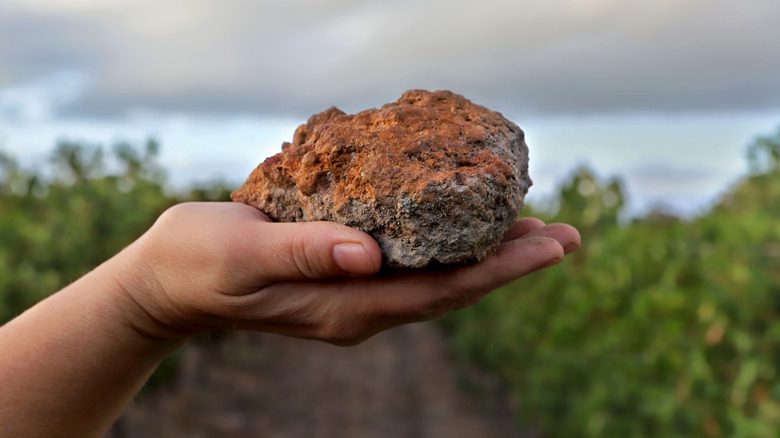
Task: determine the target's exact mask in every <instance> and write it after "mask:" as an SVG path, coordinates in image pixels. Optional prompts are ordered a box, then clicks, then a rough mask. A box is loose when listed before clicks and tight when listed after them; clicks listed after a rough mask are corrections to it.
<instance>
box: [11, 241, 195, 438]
mask: <svg viewBox="0 0 780 438" xmlns="http://www.w3.org/2000/svg"><path fill="white" fill-rule="evenodd" d="M125 257H127V254H120V255H118V256H117V257H115V258H114V259H112V260H109V261H108V262H106V263H104V264H103V265H101V266H100V267H98V268H97V269H95V270H94V271H92V272H90V273H89V274H87V275H85V276H84V277H82V278H81V279H79V280H78V281H76V282H75V283H73V284H71V285H70V286H68V287H66V288H65V289H63V290H61V291H60V292H58V293H56V294H54V295H52V296H51V297H49V298H47V299H46V300H44V301H42V302H40V303H39V304H37V305H36V306H34V307H32V308H31V309H29V310H28V311H27V312H25V313H24V314H22V315H20V316H19V317H17V318H16V319H14V320H12V321H11V322H9V323H7V324H6V325H4V326H2V327H0V436H14V437H27V436H30V437H40V436H68V437H72V436H97V435H99V434H100V433H102V432H104V431H105V430H106V429H107V428H108V427H109V426H110V425H111V423H112V422H113V421H114V420H115V419H116V418H117V417H118V415H119V414H120V413H121V411H122V407H123V406H124V405H125V404H126V403H127V402H128V401H129V400H130V399H131V398H132V397H133V395H134V394H135V393H136V392H137V391H138V390H139V388H140V387H141V386H142V385H143V383H144V382H145V381H146V379H147V378H148V376H149V375H150V374H151V372H152V371H153V370H154V368H155V367H156V366H157V365H158V364H159V362H160V361H161V360H162V358H163V357H165V356H166V355H167V354H169V353H170V352H172V351H173V350H174V349H175V348H176V347H177V346H178V345H179V344H180V341H179V342H177V341H173V340H164V339H159V338H156V337H154V336H149V335H148V334H144V333H141V332H140V331H139V330H138V329H137V328H136V326H135V325H134V324H133V323H131V322H132V321H133V318H140V317H141V315H138V309H136V308H135V303H133V301H132V299H131V298H130V297H129V296H128V295H127V294H126V293H125V292H126V291H125V285H123V284H122V282H121V281H122V280H121V279H120V278H118V277H119V275H120V273H121V270H122V269H123V268H124V267H123V266H122V263H123V262H124V259H123V258H125Z"/></svg>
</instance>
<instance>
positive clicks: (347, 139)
mask: <svg viewBox="0 0 780 438" xmlns="http://www.w3.org/2000/svg"><path fill="white" fill-rule="evenodd" d="M523 139H524V134H523V131H522V130H521V129H520V128H518V127H517V125H515V124H514V123H512V122H510V121H509V120H507V119H505V118H504V117H503V116H502V115H501V114H499V113H497V112H493V111H490V110H488V109H486V108H484V107H481V106H479V105H476V104H474V103H472V102H471V101H469V100H468V99H465V98H464V97H462V96H459V95H457V94H454V93H451V92H449V91H435V92H429V91H422V90H412V91H407V92H406V93H404V94H403V95H402V96H401V98H400V99H398V101H396V102H393V103H390V104H387V105H384V106H383V107H381V108H379V109H370V110H366V111H362V112H360V113H357V114H354V115H347V114H345V113H344V112H342V111H341V110H339V109H337V108H330V109H328V110H325V111H324V112H321V113H319V114H315V115H314V116H312V117H311V118H309V120H308V121H307V122H306V124H304V125H301V126H299V127H298V129H297V130H296V131H295V135H294V137H293V141H292V143H287V142H285V143H283V144H282V152H281V153H278V154H276V155H274V156H272V157H270V158H268V159H266V160H265V161H264V162H263V163H261V164H260V165H259V166H258V167H257V168H256V169H255V170H254V171H253V172H252V174H251V175H250V176H249V179H248V180H247V181H246V183H245V184H244V185H243V186H242V187H241V188H239V189H238V190H236V191H235V192H233V194H232V196H231V197H232V199H233V200H234V201H237V202H243V203H246V204H249V205H252V206H254V207H256V208H258V209H260V210H262V211H263V212H265V213H266V214H267V215H268V216H270V217H271V218H272V219H274V220H277V221H285V222H290V221H316V220H324V221H334V222H339V223H342V224H346V225H349V226H351V227H355V228H358V229H360V230H363V231H365V232H367V233H368V234H370V235H371V236H373V237H374V238H375V239H376V241H377V242H378V243H379V245H380V246H381V248H382V251H383V253H384V258H385V262H386V263H387V264H388V265H390V266H396V267H412V268H419V267H424V266H427V265H429V264H431V263H457V262H464V261H474V260H482V259H483V258H485V256H486V255H487V254H488V253H489V251H491V250H492V249H494V248H495V247H496V246H498V244H499V243H500V241H501V237H502V236H503V234H504V233H505V232H506V230H507V229H508V228H509V226H510V225H511V224H512V223H513V222H514V220H515V218H516V216H517V212H518V210H519V209H520V208H521V207H522V205H523V198H524V196H525V194H526V192H527V191H528V188H529V187H530V186H531V180H530V178H529V177H528V148H527V146H526V145H525V142H524V140H523Z"/></svg>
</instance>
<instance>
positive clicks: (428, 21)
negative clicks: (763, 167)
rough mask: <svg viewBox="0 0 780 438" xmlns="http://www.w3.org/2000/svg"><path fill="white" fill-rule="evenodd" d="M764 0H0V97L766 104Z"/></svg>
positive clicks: (180, 107)
mask: <svg viewBox="0 0 780 438" xmlns="http://www.w3.org/2000/svg"><path fill="white" fill-rule="evenodd" d="M779 19H780V4H778V3H777V2H776V1H774V0H747V1H744V2H733V1H729V0H685V1H679V0H659V1H656V2H642V3H638V2H626V1H621V0H595V1H586V0H554V1H547V2H517V1H501V0H485V1H481V2H459V1H452V0H449V1H448V0H432V1H428V2H420V1H410V0H402V1H395V2H386V1H385V2H382V1H358V0H337V1H334V0H316V1H300V0H293V1H282V0H263V1H249V0H223V1H219V0H188V1H184V0H178V1H168V2H157V1H153V0H137V1H134V2H120V1H116V0H112V1H96V0H72V1H69V2H55V1H47V0H6V1H4V2H2V3H0V66H2V67H0V88H3V87H4V85H5V86H12V85H14V84H18V83H28V82H29V81H30V80H34V79H37V78H40V77H46V76H48V75H51V74H54V73H56V72H58V71H74V70H75V71H78V72H81V73H83V74H84V75H85V77H86V78H87V79H88V84H89V85H88V86H87V88H86V89H85V90H86V91H85V93H84V95H83V96H82V98H81V99H79V100H77V101H76V102H75V103H72V104H71V106H70V108H69V111H77V112H81V113H89V114H93V115H95V114H122V113H124V112H126V111H128V110H132V109H137V108H152V109H157V110H172V111H198V112H250V113H262V114H273V115H294V116H296V117H299V116H302V115H306V114H309V113H311V112H312V111H316V110H320V109H322V108H324V107H326V106H329V105H331V104H336V105H339V106H342V107H344V108H345V109H347V110H357V109H360V108H363V107H366V106H375V105H377V104H378V103H380V102H384V101H388V100H391V99H394V98H395V97H397V95H399V94H400V93H401V92H402V91H403V90H405V89H407V88H450V89H453V90H455V91H458V92H461V93H463V94H465V95H467V96H469V97H471V98H472V99H474V100H476V101H477V102H480V103H484V104H487V105H491V106H495V107H497V108H500V109H502V110H503V111H505V112H511V113H518V112H523V113H537V114H594V113H601V114H605V113H606V114H609V113H618V112H620V113H625V112H673V111H685V112H688V111H733V110H761V109H769V108H773V109H776V108H778V107H780V86H778V81H777V78H778V77H780V45H779V44H777V41H778V38H779V37H780V32H778V31H777V24H776V23H777V22H778V20H779Z"/></svg>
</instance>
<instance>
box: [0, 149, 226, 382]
mask: <svg viewBox="0 0 780 438" xmlns="http://www.w3.org/2000/svg"><path fill="white" fill-rule="evenodd" d="M158 152H159V147H158V144H157V142H155V141H154V140H149V141H148V142H146V144H145V145H143V146H142V147H137V146H134V145H131V144H129V143H124V142H120V143H117V144H115V145H113V147H112V148H111V150H110V152H109V151H106V150H105V149H104V148H102V147H100V146H96V145H87V144H81V143H73V142H67V141H64V142H61V143H59V144H58V145H57V146H56V148H55V150H54V152H53V154H52V155H51V158H50V160H49V163H47V164H46V165H43V166H42V167H41V168H36V169H24V168H22V167H21V166H19V164H18V163H17V162H16V161H15V160H14V159H13V158H12V157H10V156H8V155H5V154H2V152H1V151H0V324H2V323H3V322H5V321H7V320H9V319H11V318H12V317H14V316H15V315H17V314H19V313H21V312H22V311H24V309H26V308H28V307H30V306H31V305H33V304H34V303H35V302H37V301H39V300H41V299H42V298H44V297H46V296H47V295H49V294H51V293H52V292H54V291H57V290H58V289H60V288H62V287H63V286H65V285H66V284H68V283H69V282H71V281H73V280H75V279H77V278H78V277H80V276H81V275H83V274H85V273H86V272H87V271H89V270H90V269H92V268H94V267H95V266H97V265H98V264H100V263H101V262H103V261H105V260H106V259H108V258H110V257H111V256H112V255H114V254H115V253H117V252H118V251H119V250H121V249H122V248H123V247H124V246H126V245H127V244H129V243H130V242H132V241H133V240H135V239H136V238H137V237H138V236H140V235H141V234H142V233H143V232H144V231H145V230H146V229H147V228H148V227H149V226H150V225H151V224H152V222H153V221H154V220H155V219H156V218H157V216H158V215H159V214H160V213H162V211H163V210H165V209H166V208H167V207H168V206H170V205H173V204H175V203H177V202H181V201H185V200H225V199H227V196H228V193H229V192H228V190H227V188H226V186H225V185H224V184H219V183H213V184H209V185H208V186H205V187H194V188H192V189H189V190H188V191H185V192H183V193H169V192H167V191H166V185H165V178H164V173H163V170H162V168H161V167H160V166H159V165H158V163H157V161H156V160H157V154H158ZM175 369H176V360H175V358H174V359H173V360H168V361H166V362H165V363H164V365H163V366H162V367H161V368H160V371H158V372H157V373H156V374H155V376H154V377H153V379H152V381H153V383H154V382H155V381H159V380H161V379H163V380H164V379H165V378H166V377H167V376H170V375H172V374H173V373H174V372H175Z"/></svg>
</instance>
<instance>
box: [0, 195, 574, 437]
mask: <svg viewBox="0 0 780 438" xmlns="http://www.w3.org/2000/svg"><path fill="white" fill-rule="evenodd" d="M579 243H580V237H579V234H578V233H577V231H576V230H575V229H574V228H572V227H571V226H569V225H565V224H552V225H545V224H544V223H543V222H542V221H540V220H538V219H533V218H526V219H521V220H519V221H518V222H516V223H515V224H514V225H513V226H512V228H510V230H509V231H508V232H507V233H506V235H505V237H504V241H503V242H502V244H501V245H500V246H499V248H498V249H497V251H496V252H495V253H494V254H492V255H490V256H489V257H488V258H487V259H486V260H484V261H483V262H481V263H478V264H474V265H470V266H461V267H456V268H440V269H435V270H415V271H392V272H384V271H381V269H380V268H381V261H382V259H381V252H380V249H379V247H378V245H377V244H376V242H375V241H374V240H373V239H372V238H371V237H370V236H369V235H367V234H365V233H362V232H360V231H358V230H355V229H352V228H349V227H346V226H343V225H339V224H335V223H329V222H311V223H273V222H271V221H269V220H268V218H267V217H266V216H265V215H264V214H263V213H261V212H260V211H258V210H256V209H254V208H252V207H249V206H246V205H243V204H237V203H188V204H180V205H177V206H175V207H173V208H171V209H169V210H168V211H166V212H165V213H164V214H163V215H161V216H160V218H159V219H158V220H157V222H156V223H155V224H154V225H153V226H152V227H151V228H150V229H149V230H148V231H147V232H146V233H145V234H144V235H143V236H141V237H140V238H139V239H138V240H136V241H135V242H133V243H132V244H131V245H130V246H128V247H127V248H125V249H124V250H123V251H121V252H120V253H119V254H117V255H116V256H114V257H112V258H111V259H109V260H108V261H106V262H105V263H103V264H102V265H100V266H99V267H97V268H96V269H94V270H93V271H92V272H90V273H88V274H86V275H85V276H83V277H82V278H80V279H79V280H77V281H76V282H74V283H73V284H71V285H69V286H67V287H65V288H64V289H62V290H61V291H59V292H57V293H55V294H53V295H51V296H50V297H49V298H47V299H45V300H43V301H41V302H40V303H38V304H36V305H35V306H33V307H32V308H30V309H28V310H27V311H26V312H24V313H23V314H21V315H20V316H18V317H17V318H15V319H13V320H12V321H10V322H8V323H7V324H5V325H4V326H2V327H0V388H1V390H0V436H2V437H5V436H9V437H10V436H13V437H43V436H46V437H48V436H52V437H59V436H62V437H73V436H99V435H100V434H102V433H104V432H105V431H106V430H107V429H108V428H109V427H110V425H111V423H112V422H113V421H114V420H115V419H116V418H117V417H118V416H119V415H120V413H121V411H122V409H123V407H124V406H125V404H127V403H128V402H129V401H130V400H131V399H132V397H133V396H134V395H135V394H136V392H137V391H138V390H139V389H140V387H141V386H142V385H143V383H144V382H145V381H146V379H147V378H148V377H149V375H150V374H151V373H152V371H153V370H154V369H155V367H156V366H157V365H158V364H159V363H160V361H161V360H162V359H163V358H164V357H165V356H166V355H168V354H170V353H171V352H172V351H174V350H175V349H176V348H178V347H179V346H181V345H182V344H183V343H185V342H186V341H187V340H189V339H190V338H192V337H193V336H196V335H198V334H202V333H205V332H208V331H212V330H226V329H248V330H258V331H266V332H274V333H280V334H284V335H289V336H295V337H302V338H312V339H319V340H322V341H326V342H330V343H333V344H337V345H353V344H355V343H358V342H360V341H362V340H365V339H367V338H368V337H370V336H372V335H373V334H376V333H378V332H380V331H382V330H385V329H387V328H390V327H393V326H396V325H399V324H403V323H408V322H414V321H422V320H427V319H432V318H435V317H437V316H440V315H443V314H444V313H446V312H449V311H451V310H455V309H459V308H462V307H465V306H467V305H469V304H472V303H474V302H476V301H477V300H479V299H480V298H481V297H482V296H484V295H485V294H487V293H488V292H489V291H491V290H493V289H495V288H497V287H499V286H501V285H503V284H506V283H508V282H510V281H513V280H515V279H517V278H520V277H522V276H524V275H526V274H528V273H530V272H533V271H535V270H537V269H539V268H542V267H545V266H550V265H553V264H555V263H558V262H559V261H561V260H562V259H563V257H564V255H565V254H566V253H568V252H571V251H573V250H574V249H576V248H577V247H578V246H579ZM485 336H486V337H487V336H490V334H489V333H486V334H485Z"/></svg>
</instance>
